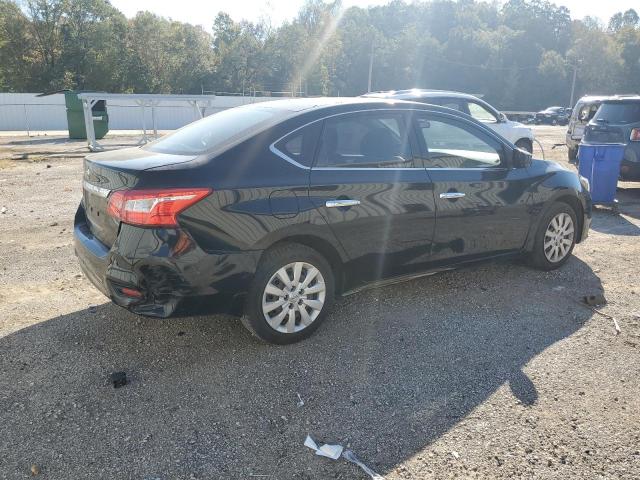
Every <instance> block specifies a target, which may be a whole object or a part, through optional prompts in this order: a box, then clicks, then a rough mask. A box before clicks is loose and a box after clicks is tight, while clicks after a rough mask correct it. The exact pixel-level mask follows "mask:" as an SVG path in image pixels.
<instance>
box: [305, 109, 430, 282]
mask: <svg viewBox="0 0 640 480" xmlns="http://www.w3.org/2000/svg"><path fill="white" fill-rule="evenodd" d="M418 149H419V147H418V145H417V141H416V138H415V131H414V130H413V129H412V128H411V119H410V114H409V113H407V112H406V111H405V112H402V111H393V110H374V111H367V112H358V113H348V114H342V115H337V116H332V117H330V118H327V119H325V120H324V124H323V130H322V135H321V139H320V145H319V147H318V152H317V156H316V161H315V164H314V166H313V168H312V169H311V174H310V188H309V195H310V198H311V200H312V202H313V203H314V205H315V206H316V208H317V209H318V210H319V211H320V212H321V214H322V216H323V217H324V218H325V220H326V221H327V223H328V224H329V226H330V227H331V229H332V231H333V232H334V234H335V236H336V237H337V239H338V241H339V242H340V243H341V244H342V246H343V248H344V250H345V251H346V253H347V255H348V256H349V258H350V267H351V269H350V271H352V272H355V273H356V276H355V283H360V282H368V281H372V280H377V279H380V278H384V277H388V276H392V275H401V274H405V273H410V272H412V271H414V270H415V269H418V268H419V267H420V266H421V265H424V264H425V263H426V262H427V261H428V258H429V254H430V251H431V242H432V240H433V234H434V227H435V223H434V222H435V204H434V197H433V186H432V185H431V182H430V181H429V178H428V175H427V173H426V171H425V169H424V167H423V166H422V165H417V164H416V160H415V159H414V151H417V150H418Z"/></svg>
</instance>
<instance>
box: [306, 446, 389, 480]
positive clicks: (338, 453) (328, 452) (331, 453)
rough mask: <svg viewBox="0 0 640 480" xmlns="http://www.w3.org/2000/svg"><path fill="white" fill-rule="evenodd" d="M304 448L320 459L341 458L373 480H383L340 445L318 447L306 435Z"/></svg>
mask: <svg viewBox="0 0 640 480" xmlns="http://www.w3.org/2000/svg"><path fill="white" fill-rule="evenodd" d="M304 446H305V447H308V448H310V449H311V450H314V451H315V452H316V455H320V456H322V457H327V458H330V459H331V460H337V459H338V458H340V457H342V458H344V459H345V460H346V461H347V462H350V463H353V464H354V465H357V466H359V467H360V468H361V469H362V470H363V471H364V472H365V473H366V474H367V475H369V476H370V477H371V478H372V479H373V480H384V477H383V476H382V475H378V474H377V473H376V472H374V471H373V470H371V469H370V468H369V467H367V466H366V465H365V464H364V463H362V462H361V461H360V460H359V459H358V457H356V454H355V453H353V452H352V451H351V450H345V449H344V447H343V446H342V445H329V444H324V445H321V446H320V447H318V444H317V443H316V442H315V440H314V439H313V438H311V436H310V435H307V438H306V439H305V441H304Z"/></svg>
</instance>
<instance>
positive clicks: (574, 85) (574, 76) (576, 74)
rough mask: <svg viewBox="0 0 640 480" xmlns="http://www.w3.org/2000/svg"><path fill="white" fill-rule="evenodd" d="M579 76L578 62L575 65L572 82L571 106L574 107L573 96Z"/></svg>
mask: <svg viewBox="0 0 640 480" xmlns="http://www.w3.org/2000/svg"><path fill="white" fill-rule="evenodd" d="M577 76H578V63H577V62H576V64H575V65H574V66H573V81H572V82H571V102H570V103H569V107H570V108H573V96H574V94H575V92H576V77H577Z"/></svg>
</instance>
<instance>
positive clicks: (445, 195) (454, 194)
mask: <svg viewBox="0 0 640 480" xmlns="http://www.w3.org/2000/svg"><path fill="white" fill-rule="evenodd" d="M463 197H466V194H464V193H462V192H447V193H441V194H440V198H446V199H448V200H451V199H453V198H463Z"/></svg>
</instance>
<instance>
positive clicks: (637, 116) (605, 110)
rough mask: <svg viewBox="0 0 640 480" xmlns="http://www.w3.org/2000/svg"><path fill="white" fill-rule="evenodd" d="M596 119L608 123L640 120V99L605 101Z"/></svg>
mask: <svg viewBox="0 0 640 480" xmlns="http://www.w3.org/2000/svg"><path fill="white" fill-rule="evenodd" d="M596 119H598V120H604V121H606V122H607V123H623V124H626V123H636V122H640V101H638V102H612V103H606V102H605V103H603V104H602V105H600V109H599V110H598V113H597V114H596Z"/></svg>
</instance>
